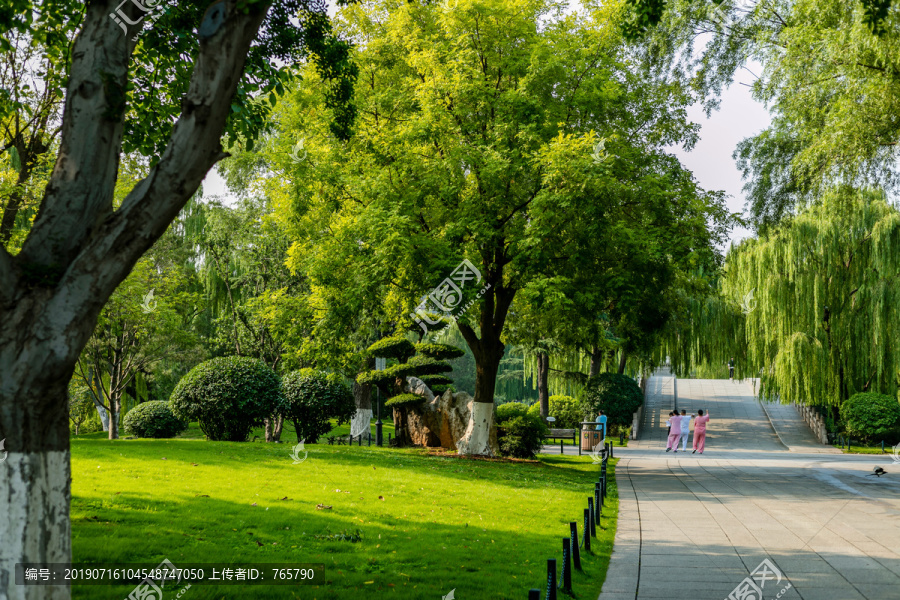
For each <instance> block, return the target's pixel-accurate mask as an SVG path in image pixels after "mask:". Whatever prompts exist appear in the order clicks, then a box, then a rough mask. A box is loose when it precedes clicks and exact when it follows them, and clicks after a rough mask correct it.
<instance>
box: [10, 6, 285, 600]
mask: <svg viewBox="0 0 900 600" xmlns="http://www.w3.org/2000/svg"><path fill="white" fill-rule="evenodd" d="M116 7H117V2H116V1H115V0H106V1H104V0H94V1H92V2H89V3H87V4H86V10H85V16H84V20H83V26H82V29H81V31H80V33H79V34H78V36H77V38H76V40H75V42H74V46H73V49H72V52H71V55H70V71H69V73H70V75H69V81H68V86H67V88H68V89H67V92H66V102H65V107H64V110H63V117H62V139H61V144H60V155H59V158H58V160H57V162H56V165H55V167H54V170H53V174H52V175H51V178H50V183H49V184H48V186H47V188H46V191H45V194H44V198H43V201H42V203H41V206H40V208H39V210H38V215H37V217H36V218H35V221H34V225H33V226H32V228H31V231H30V232H29V234H28V237H27V239H26V240H25V243H24V245H23V246H22V249H21V251H20V252H19V254H17V255H16V256H15V257H13V256H11V255H10V254H9V252H7V251H6V249H5V248H4V247H2V246H0V439H5V440H6V444H5V445H6V448H7V449H8V451H9V455H8V458H7V460H5V461H3V462H2V463H0V481H2V482H3V484H2V485H0V599H2V600H48V599H49V600H67V599H68V598H69V597H70V591H69V588H68V586H66V585H62V584H57V585H49V586H17V585H16V584H15V565H16V563H51V562H52V563H64V562H70V561H71V540H70V530H69V527H70V524H69V501H70V487H69V486H70V484H69V482H70V465H69V428H68V425H67V423H68V407H67V401H66V400H67V389H66V388H67V386H68V382H69V380H70V379H71V377H72V373H73V371H74V369H75V364H76V362H77V360H78V355H79V353H80V352H81V350H82V349H83V348H84V346H85V344H86V343H87V341H88V339H89V338H90V336H91V333H92V332H93V330H94V327H95V326H96V323H97V317H98V315H99V314H100V311H101V309H102V308H103V305H104V304H105V303H106V301H107V300H108V299H109V297H110V296H111V295H112V293H113V292H114V291H115V289H116V287H117V286H118V285H119V284H120V283H121V282H122V281H123V280H124V279H125V278H126V277H127V276H128V274H129V273H130V272H131V270H132V268H133V267H134V265H135V263H136V262H137V261H138V259H139V258H140V257H141V256H142V255H143V254H144V253H145V252H146V251H147V250H148V249H149V248H150V247H151V246H152V245H153V244H154V242H156V240H157V239H159V237H160V236H161V235H162V234H163V233H164V232H165V230H166V228H167V227H168V226H169V224H170V223H171V222H172V220H173V219H174V218H175V217H176V216H177V214H178V212H179V211H180V210H181V209H182V208H183V207H184V205H185V203H186V202H187V201H188V199H190V197H191V196H192V195H193V194H194V192H195V191H196V190H197V188H198V187H199V186H200V183H201V181H202V180H203V178H204V176H205V175H206V174H207V173H208V172H209V169H210V168H211V167H212V166H213V165H214V164H215V163H216V162H217V161H218V160H220V159H222V158H223V157H224V156H226V155H225V154H224V153H223V152H222V148H221V144H220V139H221V136H222V132H223V131H224V128H225V122H226V119H227V117H228V114H229V113H230V106H231V98H233V96H234V94H235V91H236V89H237V84H238V81H239V80H240V77H241V74H242V72H243V69H244V63H245V60H246V57H247V51H248V49H249V47H250V44H251V42H252V41H253V39H254V38H255V37H256V34H257V32H258V30H259V27H260V25H261V24H262V22H263V20H264V18H265V16H266V13H267V11H268V9H269V5H268V4H267V3H257V4H250V5H248V6H243V5H242V6H240V7H239V6H238V2H237V0H225V1H224V2H218V3H216V4H214V5H213V8H212V9H211V10H209V11H207V13H206V15H205V17H204V20H203V23H202V24H201V26H200V27H199V31H200V32H201V33H200V34H199V35H200V37H201V40H200V50H199V53H198V54H197V56H195V57H194V58H193V62H192V68H193V71H192V75H191V81H190V84H189V86H188V90H187V92H186V93H185V94H184V95H183V96H182V97H181V99H180V102H181V108H182V113H181V116H180V117H179V119H178V121H177V122H176V123H175V125H174V127H173V129H172V134H171V137H170V140H169V144H168V146H167V147H166V149H165V150H164V151H163V152H162V154H161V155H160V156H159V161H158V162H157V163H156V164H155V165H154V166H153V167H152V168H151V169H150V173H149V174H148V175H147V177H146V178H144V179H143V180H142V181H140V182H139V183H138V184H137V185H136V186H135V187H134V189H133V190H132V191H131V192H130V193H129V194H128V195H127V196H126V197H125V199H124V200H123V201H122V204H121V206H120V207H119V208H118V209H114V207H113V192H114V189H115V183H116V174H117V170H118V163H119V155H120V152H121V147H122V138H123V132H124V125H123V115H124V112H125V109H126V108H127V107H125V106H123V105H122V104H121V99H123V98H124V97H125V96H124V90H126V88H127V86H128V81H129V79H128V68H129V63H130V56H131V53H132V52H133V51H134V48H135V45H136V41H134V40H132V39H131V38H130V37H126V36H123V34H122V31H121V29H120V27H119V25H118V24H117V23H116V22H115V21H113V20H112V19H110V18H109V15H110V13H111V12H112V11H114V10H116ZM122 10H123V11H125V12H126V13H127V14H128V15H129V17H130V18H131V20H133V21H136V20H137V18H138V17H140V16H143V12H142V11H141V9H140V7H138V6H136V5H135V4H134V3H127V4H126V5H123V9H122ZM113 421H114V420H113V419H111V423H110V427H112V422H113Z"/></svg>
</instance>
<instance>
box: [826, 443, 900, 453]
mask: <svg viewBox="0 0 900 600" xmlns="http://www.w3.org/2000/svg"><path fill="white" fill-rule="evenodd" d="M834 447H835V448H840V450H841V452H843V453H844V454H881V455H882V456H892V455H893V453H894V452H893V448H892V447H891V446H888V445H887V444H885V446H884V451H882V450H881V444H879V445H877V446H856V445H853V444H852V443H851V445H850V450H849V451H848V450H847V446H846V445H844V446H843V447H841V446H838V445H835V446H834Z"/></svg>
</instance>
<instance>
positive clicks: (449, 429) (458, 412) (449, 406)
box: [405, 377, 500, 456]
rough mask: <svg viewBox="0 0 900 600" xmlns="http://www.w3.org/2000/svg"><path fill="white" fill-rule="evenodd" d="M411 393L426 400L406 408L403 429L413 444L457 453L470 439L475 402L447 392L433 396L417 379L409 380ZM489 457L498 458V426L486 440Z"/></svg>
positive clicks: (461, 395) (464, 394)
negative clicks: (470, 423) (404, 426)
mask: <svg viewBox="0 0 900 600" xmlns="http://www.w3.org/2000/svg"><path fill="white" fill-rule="evenodd" d="M407 383H408V384H409V389H410V392H411V393H414V394H420V395H422V396H424V397H425V402H423V403H422V404H420V405H418V406H410V407H408V408H406V409H405V410H406V426H407V429H408V431H409V437H410V439H411V441H412V443H413V444H416V445H418V446H426V447H431V448H437V447H443V448H448V449H450V450H457V449H459V448H460V445H461V444H465V443H466V441H467V440H468V439H469V438H468V436H469V435H470V434H469V422H470V421H471V420H472V410H473V408H474V403H475V399H474V398H472V397H471V396H469V395H468V394H467V393H465V392H460V393H458V394H454V393H452V392H450V390H447V391H446V392H444V393H443V395H441V396H435V395H434V394H433V393H432V392H431V390H429V389H428V386H427V385H425V383H424V382H423V381H422V380H421V379H418V378H417V377H408V378H407ZM489 449H490V455H491V456H499V455H500V446H499V444H498V443H497V427H496V426H492V427H491V435H490V440H489Z"/></svg>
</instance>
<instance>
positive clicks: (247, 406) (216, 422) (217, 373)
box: [170, 356, 352, 442]
mask: <svg viewBox="0 0 900 600" xmlns="http://www.w3.org/2000/svg"><path fill="white" fill-rule="evenodd" d="M351 401H352V397H351ZM170 404H171V407H172V411H173V412H174V413H175V415H176V416H177V417H178V418H180V419H184V420H194V419H196V420H198V421H199V422H200V429H201V430H202V431H203V433H205V434H206V436H207V437H208V438H209V439H211V440H225V441H232V442H243V441H246V440H247V437H248V436H249V435H250V430H251V429H252V428H253V427H258V426H259V425H261V424H262V423H263V420H264V419H267V418H268V417H270V416H272V415H273V414H277V413H280V411H281V410H282V397H281V393H280V381H279V379H278V376H277V375H275V372H274V371H272V369H270V368H269V367H267V366H266V365H265V364H264V363H263V362H262V361H259V360H254V359H252V358H244V357H239V356H226V357H221V358H213V359H212V360H208V361H206V362H204V363H200V364H199V365H197V366H196V367H194V368H193V369H191V371H190V372H189V373H188V374H187V375H185V376H184V377H182V378H181V381H179V382H178V385H177V386H176V387H175V391H173V392H172V397H171V398H170Z"/></svg>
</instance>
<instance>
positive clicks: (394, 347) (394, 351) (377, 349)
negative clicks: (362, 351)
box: [367, 337, 416, 362]
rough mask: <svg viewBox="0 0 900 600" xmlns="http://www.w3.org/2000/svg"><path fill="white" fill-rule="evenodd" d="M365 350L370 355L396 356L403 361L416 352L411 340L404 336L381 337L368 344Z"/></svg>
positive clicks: (381, 356)
mask: <svg viewBox="0 0 900 600" xmlns="http://www.w3.org/2000/svg"><path fill="white" fill-rule="evenodd" d="M367 351H368V353H369V355H370V356H377V357H379V358H396V359H397V360H399V361H400V362H405V361H406V359H407V358H409V357H410V356H412V355H413V354H415V353H416V349H415V347H414V346H413V344H412V342H410V341H409V340H408V339H406V338H404V337H387V338H382V339H380V340H378V341H377V342H375V343H374V344H372V345H371V346H369V348H368V350H367Z"/></svg>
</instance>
